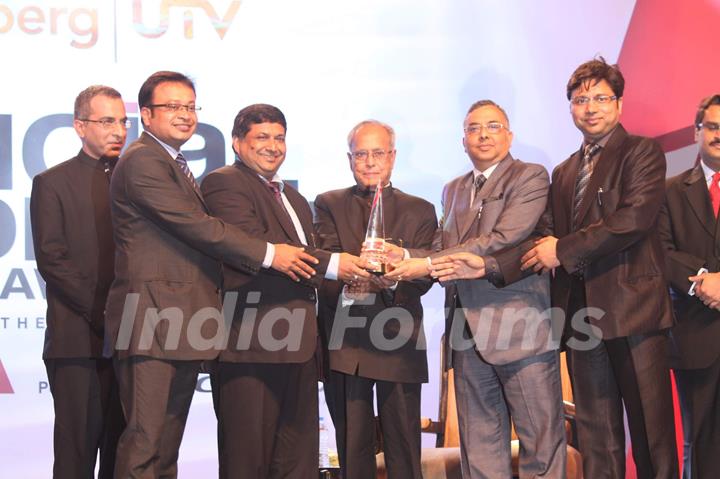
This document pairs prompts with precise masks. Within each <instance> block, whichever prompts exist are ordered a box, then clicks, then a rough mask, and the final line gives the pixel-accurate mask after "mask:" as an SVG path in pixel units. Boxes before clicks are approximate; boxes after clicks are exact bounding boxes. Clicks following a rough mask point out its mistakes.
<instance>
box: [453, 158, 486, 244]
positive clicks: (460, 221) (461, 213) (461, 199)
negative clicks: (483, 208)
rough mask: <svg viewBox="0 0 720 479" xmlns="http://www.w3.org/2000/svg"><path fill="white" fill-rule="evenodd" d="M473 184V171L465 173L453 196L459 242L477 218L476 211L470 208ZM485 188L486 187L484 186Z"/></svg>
mask: <svg viewBox="0 0 720 479" xmlns="http://www.w3.org/2000/svg"><path fill="white" fill-rule="evenodd" d="M474 187H475V185H474V184H473V174H472V171H471V172H470V173H468V174H467V175H465V177H464V178H462V180H460V182H459V183H458V188H457V190H456V192H455V195H454V196H455V197H454V198H453V210H454V211H455V213H454V216H455V227H456V228H457V239H458V242H459V241H460V239H461V238H462V237H463V235H464V234H465V232H466V231H467V230H469V229H470V226H472V224H473V221H474V220H475V218H476V212H475V211H472V210H471V209H470V199H471V198H472V189H473V188H474ZM483 188H484V187H483Z"/></svg>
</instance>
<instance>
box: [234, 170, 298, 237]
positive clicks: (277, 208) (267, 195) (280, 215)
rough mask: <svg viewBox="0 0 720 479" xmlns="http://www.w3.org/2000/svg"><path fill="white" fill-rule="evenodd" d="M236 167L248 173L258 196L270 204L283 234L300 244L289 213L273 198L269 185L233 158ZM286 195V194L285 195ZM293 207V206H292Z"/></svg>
mask: <svg viewBox="0 0 720 479" xmlns="http://www.w3.org/2000/svg"><path fill="white" fill-rule="evenodd" d="M234 166H235V167H236V168H238V169H239V170H240V171H242V172H244V174H246V175H248V176H249V177H250V181H253V182H254V184H255V186H256V188H257V189H258V190H259V193H260V197H261V198H263V199H264V200H265V202H266V203H267V204H269V205H270V209H271V210H272V212H273V214H274V215H275V218H276V219H277V221H278V223H279V224H280V226H281V227H282V229H283V231H285V234H286V235H287V237H288V238H289V239H290V240H292V241H295V242H296V244H300V238H299V237H298V235H297V232H296V231H295V226H294V225H293V223H292V220H291V219H290V215H289V214H288V213H287V212H286V211H285V209H284V208H283V207H282V205H280V203H278V201H277V200H276V199H275V196H274V194H273V192H272V190H271V189H270V187H269V186H268V185H267V183H266V182H265V180H263V179H262V178H260V176H259V175H258V174H257V173H256V172H255V171H253V170H251V169H250V168H248V167H247V165H245V163H243V162H242V161H241V160H235V165H234ZM286 197H287V195H286ZM293 208H295V207H294V206H293Z"/></svg>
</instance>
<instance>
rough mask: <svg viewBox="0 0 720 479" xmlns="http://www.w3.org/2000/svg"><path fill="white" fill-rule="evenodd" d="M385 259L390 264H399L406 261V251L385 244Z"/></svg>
mask: <svg viewBox="0 0 720 479" xmlns="http://www.w3.org/2000/svg"><path fill="white" fill-rule="evenodd" d="M385 257H386V261H387V262H388V263H398V262H400V261H402V260H403V259H405V250H404V249H403V248H401V247H399V246H397V245H394V244H392V243H388V242H387V241H386V242H385Z"/></svg>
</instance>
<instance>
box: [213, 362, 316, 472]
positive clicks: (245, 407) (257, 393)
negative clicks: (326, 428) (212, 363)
mask: <svg viewBox="0 0 720 479" xmlns="http://www.w3.org/2000/svg"><path fill="white" fill-rule="evenodd" d="M214 374H215V384H217V387H218V391H217V393H216V394H217V402H216V404H217V414H218V416H219V420H218V437H219V443H220V444H221V447H220V451H219V454H220V477H221V478H222V479H257V478H263V479H274V478H284V479H316V478H317V476H318V441H319V430H318V383H317V378H318V376H317V364H316V362H315V359H314V358H313V359H311V360H310V361H307V362H305V363H300V364H295V363H280V364H266V363H230V362H219V363H218V364H217V366H216V371H215V373H214Z"/></svg>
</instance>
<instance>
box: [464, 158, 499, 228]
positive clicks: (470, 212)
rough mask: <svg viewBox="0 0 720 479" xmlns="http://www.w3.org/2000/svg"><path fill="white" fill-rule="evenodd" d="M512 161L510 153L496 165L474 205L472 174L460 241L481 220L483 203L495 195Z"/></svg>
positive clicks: (468, 186)
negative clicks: (471, 197) (472, 198)
mask: <svg viewBox="0 0 720 479" xmlns="http://www.w3.org/2000/svg"><path fill="white" fill-rule="evenodd" d="M512 162H513V158H512V156H510V155H509V154H508V155H507V156H506V157H505V158H503V159H502V160H500V163H498V165H497V166H496V167H495V171H493V172H492V174H491V175H490V178H488V179H487V181H486V182H485V184H484V185H483V187H482V189H481V190H480V193H478V195H477V197H476V198H475V200H474V201H473V204H472V206H470V196H471V195H470V191H472V189H473V188H475V185H474V182H473V180H474V177H473V175H472V173H471V174H470V183H469V184H468V185H467V188H466V190H467V191H468V198H467V201H466V202H465V204H466V205H467V210H466V213H464V214H463V216H462V222H461V223H460V224H461V228H460V232H459V235H458V239H459V240H460V242H463V241H465V239H466V237H467V236H468V233H470V232H471V231H474V230H473V226H475V225H477V222H479V221H480V218H481V216H482V215H481V213H482V209H481V207H482V205H483V204H484V203H485V200H487V199H489V198H490V197H494V196H495V194H496V190H497V185H498V184H499V183H500V181H501V180H502V177H503V176H504V175H505V173H506V172H507V171H508V169H509V168H510V165H511V164H512Z"/></svg>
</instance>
